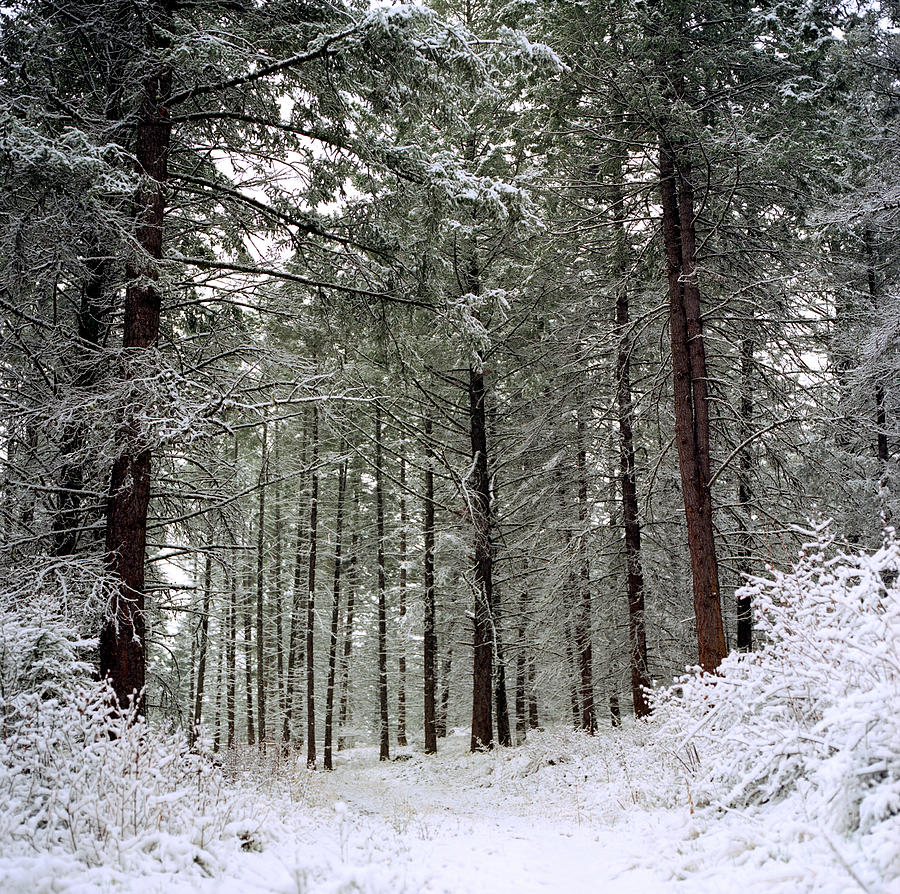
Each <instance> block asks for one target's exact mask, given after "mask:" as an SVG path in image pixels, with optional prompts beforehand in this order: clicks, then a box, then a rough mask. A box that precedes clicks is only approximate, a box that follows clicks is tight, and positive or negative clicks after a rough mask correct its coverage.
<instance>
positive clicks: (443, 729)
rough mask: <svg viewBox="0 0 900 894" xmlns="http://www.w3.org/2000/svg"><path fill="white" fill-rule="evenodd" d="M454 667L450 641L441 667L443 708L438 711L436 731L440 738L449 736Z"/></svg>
mask: <svg viewBox="0 0 900 894" xmlns="http://www.w3.org/2000/svg"><path fill="white" fill-rule="evenodd" d="M452 668H453V644H452V643H450V644H448V646H447V651H446V653H445V654H444V665H443V667H442V669H441V676H442V677H443V683H442V685H441V708H440V711H439V713H438V719H437V724H436V726H437V728H436V729H435V733H436V734H437V737H438V738H439V739H443V738H446V736H447V714H448V712H449V709H450V671H451V670H452Z"/></svg>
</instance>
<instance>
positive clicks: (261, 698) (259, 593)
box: [256, 423, 269, 750]
mask: <svg viewBox="0 0 900 894" xmlns="http://www.w3.org/2000/svg"><path fill="white" fill-rule="evenodd" d="M267 429H268V426H267V425H266V424H265V423H263V431H262V456H261V459H260V465H259V531H258V532H257V539H256V711H257V718H258V720H257V724H256V732H257V735H258V737H259V746H260V748H262V749H263V750H265V747H266V651H265V636H264V632H263V620H264V609H265V605H264V599H263V597H264V594H265V579H264V575H263V567H264V559H265V545H266V488H267V486H268V478H269V457H268V455H267V453H266V435H267Z"/></svg>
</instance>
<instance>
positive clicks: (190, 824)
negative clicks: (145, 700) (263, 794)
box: [0, 684, 255, 869]
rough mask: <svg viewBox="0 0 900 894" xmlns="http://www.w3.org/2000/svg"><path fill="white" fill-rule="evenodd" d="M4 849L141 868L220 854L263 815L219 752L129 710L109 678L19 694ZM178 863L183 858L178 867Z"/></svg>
mask: <svg viewBox="0 0 900 894" xmlns="http://www.w3.org/2000/svg"><path fill="white" fill-rule="evenodd" d="M0 802H2V803H3V804H4V809H3V811H2V812H0V849H2V850H4V851H5V852H6V853H10V852H11V851H16V852H18V853H22V854H27V853H29V852H32V853H57V854H59V853H67V854H71V855H73V856H75V857H76V858H77V859H78V860H79V861H80V862H82V863H84V864H86V865H100V864H110V863H111V864H114V865H117V866H119V867H120V868H122V869H129V868H131V869H135V868H138V866H140V865H142V864H144V863H146V861H147V860H148V858H149V859H150V860H154V861H156V862H158V863H161V864H163V865H167V866H170V867H172V864H173V862H174V864H175V867H181V866H185V865H186V866H190V865H192V864H198V865H200V866H201V867H203V866H204V864H205V863H207V862H210V861H211V859H212V858H211V857H210V856H209V854H208V853H207V852H206V849H207V848H208V846H209V845H210V844H211V843H212V842H214V841H217V840H221V839H226V838H230V839H233V840H234V843H236V844H243V845H244V846H247V844H248V842H249V840H250V838H251V837H252V835H253V834H254V828H255V823H254V821H253V819H252V817H251V816H248V815H246V814H245V811H244V809H243V808H242V807H241V806H240V804H241V802H240V799H239V797H238V793H237V792H236V791H235V790H234V789H232V788H230V787H229V786H227V785H226V784H225V781H224V779H223V777H222V774H221V773H220V772H219V770H218V769H217V768H216V767H215V765H214V764H213V762H212V761H211V760H210V756H209V755H206V754H203V753H197V752H191V751H189V750H188V748H187V743H186V741H185V739H184V737H183V736H181V735H165V734H163V733H162V732H160V731H159V730H156V729H153V728H152V727H151V726H150V725H149V724H147V723H145V722H144V721H143V720H142V719H141V718H138V717H135V715H134V713H133V711H126V712H123V711H121V710H120V709H119V708H118V706H117V705H116V704H115V702H114V699H113V694H112V691H111V690H110V689H109V687H108V686H107V685H106V684H90V685H84V686H81V687H78V688H76V689H74V690H73V691H70V692H69V693H67V697H66V699H65V700H62V699H60V698H58V697H51V698H42V697H41V696H39V695H30V696H23V697H21V698H19V699H18V704H17V716H16V719H15V722H10V723H8V724H7V728H6V731H5V736H4V737H3V739H2V740H0ZM173 868H174V867H173Z"/></svg>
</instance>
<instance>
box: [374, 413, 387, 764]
mask: <svg viewBox="0 0 900 894" xmlns="http://www.w3.org/2000/svg"><path fill="white" fill-rule="evenodd" d="M375 515H376V524H377V528H378V714H379V718H380V742H381V747H380V750H379V755H378V756H379V759H380V760H383V761H386V760H390V756H391V749H390V727H389V721H388V680H387V592H386V591H387V582H386V578H385V570H384V473H383V471H382V469H381V405H380V404H379V403H376V404H375Z"/></svg>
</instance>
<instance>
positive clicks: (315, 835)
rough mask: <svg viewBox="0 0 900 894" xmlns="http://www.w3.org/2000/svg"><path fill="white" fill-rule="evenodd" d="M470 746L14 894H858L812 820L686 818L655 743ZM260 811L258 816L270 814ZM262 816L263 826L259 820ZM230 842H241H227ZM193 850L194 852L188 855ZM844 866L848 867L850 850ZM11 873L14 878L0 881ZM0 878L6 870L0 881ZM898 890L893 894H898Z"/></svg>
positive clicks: (41, 871) (274, 799) (314, 780)
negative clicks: (221, 833) (218, 833)
mask: <svg viewBox="0 0 900 894" xmlns="http://www.w3.org/2000/svg"><path fill="white" fill-rule="evenodd" d="M467 744H468V738H467V736H466V735H465V733H464V731H459V732H458V734H456V735H453V736H451V737H450V738H448V739H446V740H441V741H440V753H439V754H438V755H436V756H431V757H426V756H425V755H424V754H422V753H420V752H417V751H415V750H413V749H407V750H404V751H402V752H400V753H399V755H397V756H396V757H397V758H399V759H395V760H393V761H391V762H389V763H381V762H379V761H378V755H377V750H376V749H374V748H354V749H351V750H348V751H344V752H340V753H339V754H338V755H337V756H336V758H337V759H336V768H335V771H334V772H332V773H324V772H321V771H319V772H309V771H307V770H306V769H305V768H303V769H294V770H293V771H286V770H285V769H284V768H283V767H282V768H281V769H280V770H279V771H276V770H275V769H274V768H272V767H262V766H259V767H256V768H253V769H248V770H245V771H243V774H242V775H243V779H242V781H241V783H240V784H241V786H242V790H243V791H245V792H246V798H247V799H252V800H253V802H254V803H252V805H249V806H252V809H253V811H255V819H254V821H253V823H251V824H250V825H247V824H246V822H245V823H244V826H245V828H244V829H243V831H242V832H241V833H240V837H241V838H242V839H243V840H244V844H243V847H242V846H240V845H239V844H238V843H236V842H234V841H233V842H232V844H231V845H226V844H224V843H223V842H221V841H220V842H217V843H214V844H211V845H209V846H207V847H206V848H203V847H201V848H197V847H196V836H194V839H193V844H192V843H191V841H190V839H191V833H190V830H185V833H186V834H185V838H184V840H180V839H179V840H176V841H170V842H169V843H168V845H167V848H168V854H165V853H161V852H160V848H159V846H158V845H157V846H155V849H154V851H153V855H152V859H150V858H149V857H148V859H147V860H146V861H142V862H138V863H134V862H132V863H131V866H130V868H129V869H128V870H124V871H123V870H122V869H121V868H120V869H115V868H113V867H110V866H106V867H93V868H88V867H85V866H83V865H81V866H76V865H74V864H72V863H70V862H67V861H66V860H64V859H63V858H51V857H49V856H46V857H45V858H43V859H41V858H40V857H38V858H32V859H30V860H17V861H4V860H3V857H2V855H0V890H2V891H3V892H4V894H19V892H22V894H42V892H44V891H47V892H50V891H53V892H60V891H65V892H68V894H88V892H96V891H104V890H114V891H129V892H136V894H151V892H153V894H170V892H175V894H188V892H190V894H272V892H276V894H445V892H446V894H481V892H485V894H513V892H515V894H529V892H536V894H540V892H559V894H587V892H592V894H593V892H597V894H617V892H623V894H630V892H637V894H656V892H669V891H672V892H699V894H703V892H716V894H722V892H730V891H735V892H737V891H741V892H746V894H752V892H785V894H786V892H799V891H809V892H829V894H838V892H841V894H842V892H851V891H854V892H858V891H861V890H862V891H872V890H879V891H880V890H881V889H878V888H874V889H873V888H872V887H871V886H868V887H865V886H864V885H863V884H862V883H861V882H860V881H859V879H860V877H859V875H857V873H856V872H855V870H854V869H853V866H854V865H859V864H860V861H864V860H865V855H864V854H860V853H854V852H852V844H851V843H848V842H847V841H846V840H844V841H842V842H841V843H840V844H838V843H836V842H834V841H831V840H830V839H828V838H827V837H823V836H822V835H820V834H817V832H816V830H815V829H813V828H812V827H811V826H810V825H809V824H808V823H805V822H804V819H803V816H802V805H801V804H800V803H799V802H797V801H796V800H795V801H786V802H782V803H780V804H778V805H774V806H766V807H765V808H760V809H759V810H757V811H756V812H751V811H742V812H736V811H734V812H726V813H723V812H721V811H718V810H716V809H714V808H712V807H703V808H701V807H696V806H695V805H694V804H693V803H692V797H691V792H690V788H689V783H686V782H685V781H684V780H685V779H686V778H687V776H686V775H685V776H683V777H682V778H681V779H680V780H675V781H673V779H672V768H671V767H664V766H660V762H659V760H658V759H657V756H656V752H655V751H654V748H653V745H652V742H650V740H649V739H648V740H647V741H642V739H641V735H640V734H635V732H634V731H632V732H628V731H625V732H624V734H620V733H615V732H612V731H610V732H606V733H601V734H600V735H598V736H597V737H596V738H591V739H589V738H588V737H586V736H583V735H580V734H576V733H572V732H571V731H566V730H556V731H552V732H546V733H544V732H538V733H533V734H531V735H530V736H529V740H528V742H527V743H526V744H525V745H523V746H521V747H519V748H515V749H498V750H497V751H495V752H492V753H488V754H475V755H472V754H470V753H469V752H468V750H467ZM260 805H262V806H260ZM257 808H258V810H257ZM232 838H234V836H232ZM191 847H193V848H194V850H193V851H191V850H190V848H191ZM848 849H849V850H848ZM4 864H5V865H4ZM4 870H5V871H4ZM895 890H896V889H895Z"/></svg>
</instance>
